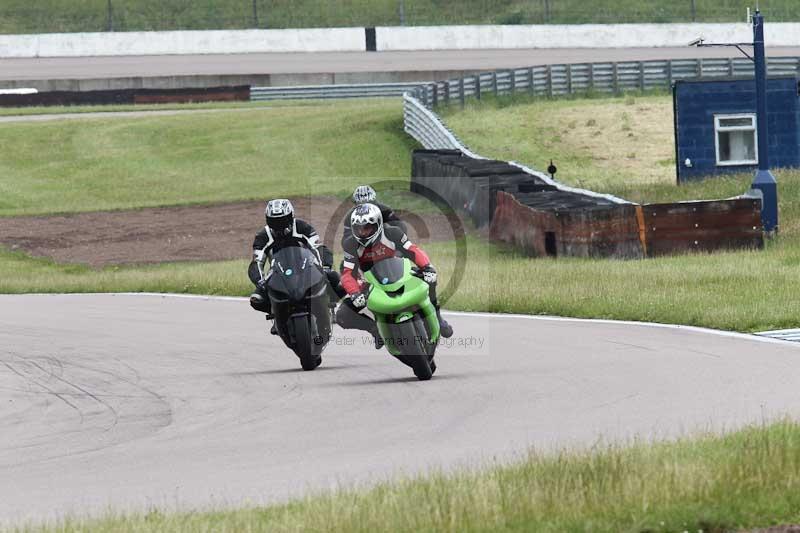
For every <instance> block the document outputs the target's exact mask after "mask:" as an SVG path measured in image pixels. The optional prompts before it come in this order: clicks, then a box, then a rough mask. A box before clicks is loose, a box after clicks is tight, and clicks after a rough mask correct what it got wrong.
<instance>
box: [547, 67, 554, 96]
mask: <svg viewBox="0 0 800 533" xmlns="http://www.w3.org/2000/svg"><path fill="white" fill-rule="evenodd" d="M547 97H548V98H552V97H553V67H552V66H551V65H547Z"/></svg>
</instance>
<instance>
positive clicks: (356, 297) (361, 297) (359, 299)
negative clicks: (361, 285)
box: [350, 291, 369, 309]
mask: <svg viewBox="0 0 800 533" xmlns="http://www.w3.org/2000/svg"><path fill="white" fill-rule="evenodd" d="M367 296H369V294H368V293H367V292H366V291H362V292H359V293H357V294H352V295H351V296H350V301H351V302H352V303H353V307H355V308H356V309H363V308H365V307H366V306H367Z"/></svg>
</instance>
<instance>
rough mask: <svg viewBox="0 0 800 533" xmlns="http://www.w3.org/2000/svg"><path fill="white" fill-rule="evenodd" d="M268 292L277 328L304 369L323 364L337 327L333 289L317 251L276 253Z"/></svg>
mask: <svg viewBox="0 0 800 533" xmlns="http://www.w3.org/2000/svg"><path fill="white" fill-rule="evenodd" d="M271 270H272V274H271V275H270V277H269V281H267V292H268V294H269V299H270V301H271V303H272V314H273V315H274V317H275V318H274V321H275V327H276V329H277V330H278V334H279V335H280V337H281V339H283V342H284V343H286V346H287V347H289V349H291V350H292V351H294V353H295V354H297V357H299V358H300V365H301V366H302V367H303V370H314V369H315V368H317V367H318V366H319V365H320V364H321V363H322V351H323V350H324V349H325V347H326V346H327V345H328V341H330V338H331V330H332V326H333V315H332V309H331V303H332V299H331V294H332V289H331V287H330V283H329V282H328V278H327V276H326V275H325V272H324V270H323V269H322V266H321V265H320V263H319V260H318V258H317V256H316V254H315V253H314V252H312V251H311V250H309V249H308V248H302V247H299V246H291V247H287V248H283V249H281V250H279V251H278V252H276V253H275V255H274V256H273V261H272V266H271Z"/></svg>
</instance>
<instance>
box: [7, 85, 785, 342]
mask: <svg viewBox="0 0 800 533" xmlns="http://www.w3.org/2000/svg"><path fill="white" fill-rule="evenodd" d="M665 102H666V103H667V104H668V97H665V96H654V97H646V98H640V97H637V98H632V97H625V98H596V99H590V100H558V101H535V102H524V101H523V102H522V103H517V104H514V105H506V103H503V102H494V103H492V102H484V103H483V104H476V105H474V106H473V107H471V108H469V109H468V110H467V111H465V112H464V113H460V112H453V113H450V114H449V115H448V117H447V120H448V122H449V123H451V124H453V125H454V127H455V130H456V131H457V132H458V133H459V134H460V135H461V136H462V137H464V138H465V139H466V140H467V141H468V142H469V144H471V145H472V146H473V147H475V148H477V149H478V151H479V152H480V153H484V154H485V155H490V156H498V155H499V156H500V157H506V158H511V159H517V160H519V161H522V162H525V163H530V164H533V165H534V166H537V167H539V168H541V167H542V166H543V165H542V162H543V158H542V156H543V155H545V154H546V153H547V152H543V150H544V149H547V150H555V151H558V152H559V153H560V154H562V155H563V157H559V158H557V162H558V164H559V166H560V168H561V170H560V171H559V177H560V178H562V179H563V180H564V181H567V182H570V183H574V184H578V185H583V186H589V187H591V188H593V189H597V190H602V191H607V192H612V193H615V194H618V195H620V196H622V197H625V198H628V199H631V200H635V201H656V202H657V201H676V200H688V199H697V198H725V197H730V196H734V195H736V194H739V193H741V192H742V191H744V190H745V189H746V188H747V187H748V184H749V182H750V176H738V177H731V178H717V179H713V180H707V181H704V182H700V183H694V184H691V185H686V186H682V187H676V186H675V185H674V184H673V179H674V178H673V177H672V173H673V170H672V169H671V168H670V166H669V165H658V164H657V162H658V161H659V160H662V159H663V158H665V157H669V156H668V154H669V153H671V151H672V148H671V144H670V143H671V141H670V140H669V139H670V135H671V133H670V129H671V118H670V115H669V114H668V113H667V114H665V113H664V111H663V109H664V105H665ZM395 104H396V102H394V101H392V102H369V103H366V102H360V103H350V102H347V103H337V104H336V105H333V104H316V105H310V106H304V107H299V108H291V107H287V108H275V109H271V108H264V109H255V110H252V111H247V112H239V111H235V110H234V111H231V112H230V113H217V114H197V115H192V116H181V117H161V118H146V119H121V120H119V121H114V120H99V121H95V120H92V121H90V122H83V121H79V122H70V123H66V122H58V123H52V124H32V125H26V124H6V125H3V126H0V136H3V137H2V138H3V139H4V140H5V139H8V140H9V142H10V143H12V146H14V147H15V148H14V150H6V151H3V152H0V169H3V170H4V171H3V173H2V178H0V191H6V193H5V195H3V196H0V213H2V214H5V215H9V214H15V213H46V212H64V211H74V210H93V209H101V208H120V207H126V206H131V207H141V206H144V205H162V204H174V203H195V202H203V201H219V200H224V199H231V200H232V199H244V198H252V197H254V198H260V199H263V198H264V197H266V196H276V195H278V194H287V195H291V194H304V193H313V194H321V193H323V192H330V193H335V194H339V195H344V194H347V193H349V192H350V187H351V186H352V185H354V184H355V179H353V178H349V177H347V176H349V175H351V174H352V175H355V176H359V175H360V176H367V177H368V176H386V175H395V176H407V175H408V167H409V156H408V153H409V150H410V148H411V147H412V145H411V143H410V142H409V141H408V139H406V138H405V136H404V134H403V133H402V131H401V130H400V123H399V120H400V108H399V107H398V106H396V105H395ZM667 109H669V106H668V105H667ZM623 113H628V115H629V119H628V120H627V121H620V122H619V123H618V121H616V120H615V118H614V117H617V116H621V114H623ZM344 116H346V119H345V118H343V117H344ZM579 116H582V117H584V118H583V122H580V121H578V118H577V117H579ZM586 116H591V117H594V120H595V124H594V125H593V126H591V127H587V128H583V127H582V125H581V124H582V123H585V122H587V121H588V120H587V119H586V118H585V117H586ZM557 117H562V118H563V117H566V119H564V124H565V125H564V126H562V128H563V130H562V131H561V133H560V134H558V135H553V134H552V132H551V131H550V130H551V128H552V127H553V125H552V121H553V120H555V119H556V118H557ZM573 117H574V118H573ZM301 119H302V120H303V121H304V122H302V123H301V126H299V127H302V128H304V131H306V132H307V134H304V135H300V136H299V137H297V138H299V139H301V141H302V142H300V143H297V144H296V145H295V146H290V144H291V143H290V141H288V140H287V138H286V136H287V135H289V134H290V133H291V134H294V133H296V131H297V128H298V126H296V123H298V121H300V120H301ZM540 119H546V120H540ZM651 119H652V120H651ZM573 121H574V122H575V127H574V128H570V127H569V125H570V123H571V122H573ZM623 123H627V128H623V127H622V124H623ZM665 124H666V125H665ZM87 125H91V126H93V127H87ZM95 125H99V127H98V126H95ZM481 128H485V135H479V134H478V132H480V131H482V130H481ZM600 128H603V129H602V131H603V132H604V133H603V135H599V136H596V135H593V133H592V132H594V131H597V130H599V129H600ZM584 129H585V130H586V131H581V130H584ZM242 130H247V131H248V132H250V133H249V134H248V135H247V136H246V138H244V139H243V138H242V136H241V135H240V132H241V131H242ZM587 131H588V133H587ZM342 132H345V133H344V134H343V133H342ZM629 133H633V134H634V135H635V136H636V142H635V143H632V144H633V145H635V147H636V148H635V149H636V150H637V152H638V156H637V158H635V159H630V160H627V161H626V162H625V164H624V165H618V166H617V168H616V171H614V164H615V163H614V161H613V160H609V159H608V158H599V157H597V156H598V154H602V153H603V151H605V150H629V148H624V147H623V148H619V147H618V146H617V145H618V144H620V142H618V141H619V140H620V139H627V138H628V137H627V135H628V134H629ZM280 136H283V137H280ZM54 139H55V140H56V141H55V142H54ZM373 141H374V142H375V144H373ZM109 143H110V144H109ZM51 144H55V145H56V149H55V150H49V149H48V147H49V146H50V145H51ZM353 146H357V147H358V148H357V149H354V148H353ZM543 146H544V148H543ZM317 147H322V152H321V153H319V152H315V150H316V149H317ZM342 147H347V149H343V148H342ZM274 154H278V157H279V159H280V161H279V164H278V166H275V167H273V166H270V165H268V164H267V163H268V162H269V161H272V160H273V158H274V157H275V155H274ZM537 154H538V155H537ZM665 154H667V155H665ZM351 155H354V157H355V160H354V161H351V160H350V156H351ZM195 158H197V160H199V161H200V163H197V162H194V160H195ZM545 166H546V165H545ZM6 169H14V171H13V172H9V171H7V170H6ZM331 169H338V170H335V172H331ZM640 172H641V174H640ZM777 174H778V177H779V180H780V191H781V217H782V218H781V233H780V236H779V237H778V238H776V239H774V240H773V241H771V242H769V243H768V245H767V249H766V250H765V251H761V252H750V251H739V252H724V253H715V254H709V255H706V254H699V255H683V256H676V257H663V258H658V259H650V260H646V261H612V260H591V259H576V258H560V259H557V260H553V259H530V258H527V257H522V256H519V255H517V254H515V253H513V252H511V251H508V250H506V249H505V248H503V247H499V246H495V245H491V244H488V243H486V242H484V241H482V240H481V239H479V238H476V237H472V238H470V240H469V261H468V263H467V272H466V276H465V279H464V282H463V283H462V285H461V286H460V288H459V290H458V292H456V293H455V294H454V296H453V298H452V299H451V300H450V301H449V302H448V303H447V307H448V308H450V309H454V310H467V311H495V312H504V313H532V314H549V315H562V316H575V317H585V318H612V319H621V320H646V321H653V322H662V323H673V324H690V325H697V326H705V327H712V328H718V329H728V330H736V331H761V330H767V329H777V328H789V327H797V326H800V300H798V299H797V298H796V297H795V295H796V294H800V277H798V276H797V270H798V267H800V172H798V171H779V172H778V173H777ZM331 175H334V176H335V175H339V176H341V177H340V178H335V177H331ZM311 177H314V179H313V180H312V181H313V183H314V187H313V189H312V188H309V187H310V186H309V185H308V180H309V179H310V178H311ZM375 179H378V180H380V178H375ZM402 179H405V178H402ZM359 181H363V180H359ZM367 181H370V180H369V179H367ZM142 182H145V183H147V186H142V185H141V183H142ZM51 188H54V189H55V190H50V189H51ZM13 191H18V192H17V193H16V194H17V196H16V197H14V196H13V194H14V193H13ZM23 192H24V194H23ZM382 198H383V199H384V200H386V201H388V202H389V203H390V204H391V205H394V206H395V207H398V208H402V207H405V208H412V209H413V210H414V211H416V212H425V211H430V210H431V207H430V206H428V205H426V203H425V202H420V201H414V202H409V200H408V197H407V196H405V195H398V194H396V193H389V194H388V196H387V195H386V194H385V193H384V195H383V196H382ZM428 248H430V250H429V251H430V253H431V255H432V256H433V259H434V261H435V263H436V264H437V266H438V267H439V268H440V270H442V272H443V277H444V279H445V281H446V280H447V279H449V278H450V277H451V272H452V269H453V265H454V262H455V249H454V247H453V245H452V244H448V243H441V244H436V245H432V246H429V247H428ZM245 266H246V264H245V261H244V259H243V260H242V261H230V262H223V263H210V264H196V263H177V264H168V265H159V266H126V267H119V268H108V269H102V270H92V269H89V268H87V267H83V266H69V265H56V264H53V263H51V262H49V261H43V260H36V259H31V258H29V257H27V256H24V255H21V254H14V253H10V252H0V292H5V293H26V292H103V291H132V292H140V291H148V292H151V291H152V292H188V293H195V294H225V295H242V296H243V295H245V294H247V293H248V292H249V290H250V285H249V283H248V281H247V279H246V277H245V274H244V272H245ZM542 280H548V282H547V283H543V282H542Z"/></svg>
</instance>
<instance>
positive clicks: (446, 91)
mask: <svg viewBox="0 0 800 533" xmlns="http://www.w3.org/2000/svg"><path fill="white" fill-rule="evenodd" d="M444 103H445V105H448V106H449V105H450V80H445V82H444Z"/></svg>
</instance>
